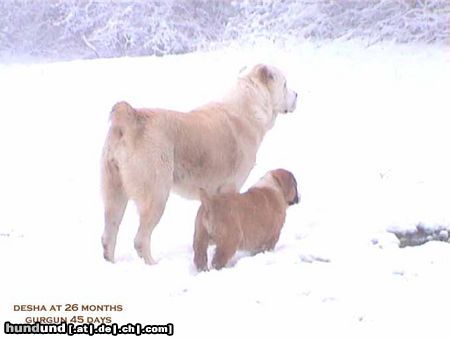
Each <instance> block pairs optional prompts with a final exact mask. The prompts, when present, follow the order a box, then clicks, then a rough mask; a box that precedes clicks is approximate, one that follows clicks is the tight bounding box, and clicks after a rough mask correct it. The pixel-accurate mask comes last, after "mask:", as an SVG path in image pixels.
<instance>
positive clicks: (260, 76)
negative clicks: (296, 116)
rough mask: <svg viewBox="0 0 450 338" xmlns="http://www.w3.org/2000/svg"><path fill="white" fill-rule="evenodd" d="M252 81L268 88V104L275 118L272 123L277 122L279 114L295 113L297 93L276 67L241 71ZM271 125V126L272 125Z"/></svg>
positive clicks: (267, 66) (272, 117) (259, 65)
mask: <svg viewBox="0 0 450 338" xmlns="http://www.w3.org/2000/svg"><path fill="white" fill-rule="evenodd" d="M241 72H243V73H245V74H244V75H245V76H248V77H249V78H250V79H251V80H253V81H256V82H258V83H259V84H261V85H262V86H263V87H265V88H267V93H268V95H269V97H268V101H269V102H268V104H269V105H270V106H271V107H270V108H271V110H272V113H273V116H271V117H270V120H271V122H272V123H273V122H274V121H275V118H276V116H277V115H278V114H280V113H281V114H285V113H288V112H293V111H294V110H295V108H296V105H297V96H298V95H297V93H296V92H295V91H293V90H291V89H289V88H288V86H287V81H286V78H285V77H284V75H283V73H282V72H281V71H280V70H279V69H278V68H276V67H273V66H269V65H264V64H258V65H256V66H254V67H252V68H251V69H250V70H245V71H241ZM272 123H271V124H272Z"/></svg>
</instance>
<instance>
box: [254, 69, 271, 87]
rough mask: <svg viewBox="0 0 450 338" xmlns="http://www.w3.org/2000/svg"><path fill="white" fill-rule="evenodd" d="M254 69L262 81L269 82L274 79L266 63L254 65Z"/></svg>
mask: <svg viewBox="0 0 450 338" xmlns="http://www.w3.org/2000/svg"><path fill="white" fill-rule="evenodd" d="M256 71H257V74H258V77H259V79H260V80H261V81H262V82H263V83H269V82H270V81H272V80H273V79H274V75H273V73H272V71H271V70H270V69H269V67H267V66H266V65H258V66H256Z"/></svg>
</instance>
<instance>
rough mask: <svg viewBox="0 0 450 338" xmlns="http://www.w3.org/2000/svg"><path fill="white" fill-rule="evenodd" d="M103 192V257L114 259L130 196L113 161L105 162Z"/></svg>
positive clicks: (108, 259) (109, 259)
mask: <svg viewBox="0 0 450 338" xmlns="http://www.w3.org/2000/svg"><path fill="white" fill-rule="evenodd" d="M102 192H103V201H104V205H105V215H104V217H105V229H104V231H103V235H102V244H103V257H104V258H105V259H106V260H107V261H110V262H113V261H114V251H115V248H116V239H117V233H118V231H119V226H120V223H121V222H122V218H123V214H124V212H125V209H126V206H127V202H128V198H127V196H126V194H125V192H124V189H123V186H122V181H121V178H120V175H119V169H118V168H117V166H116V165H115V164H114V163H112V162H106V163H104V166H103V170H102Z"/></svg>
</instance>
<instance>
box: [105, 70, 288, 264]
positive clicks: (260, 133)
mask: <svg viewBox="0 0 450 338" xmlns="http://www.w3.org/2000/svg"><path fill="white" fill-rule="evenodd" d="M296 100H297V94H296V93H295V92H294V91H292V90H290V89H288V87H287V86H286V79H285V77H284V76H283V74H282V73H281V72H280V71H279V70H278V69H277V68H275V67H272V66H267V65H257V66H255V67H253V68H252V69H250V70H249V71H248V72H246V73H242V74H240V76H239V79H238V81H237V82H236V85H235V86H234V87H233V88H232V89H231V90H230V92H229V93H228V94H227V95H226V96H225V97H224V98H223V99H222V100H220V101H216V102H211V103H208V104H205V105H203V106H201V107H199V108H196V109H194V110H192V111H191V112H189V113H181V112H176V111H171V110H164V109H146V108H142V109H136V108H134V107H132V106H131V105H130V104H128V103H126V102H119V103H117V104H116V105H115V106H114V107H113V109H112V111H111V127H110V129H109V133H108V136H107V137H106V141H105V146H104V148H103V157H102V163H101V171H102V193H103V201H104V205H105V230H104V232H103V236H102V243H103V255H104V257H105V259H106V260H108V261H111V262H112V261H114V250H115V246H116V238H117V233H118V231H119V226H120V223H121V222H122V217H123V214H124V211H125V208H126V206H127V203H128V200H132V201H134V202H135V203H136V206H137V209H138V212H139V217H140V225H139V230H138V232H137V234H136V237H135V240H134V246H135V248H136V250H137V252H138V254H139V256H140V257H142V258H143V259H144V261H145V262H146V263H147V264H152V263H154V260H153V258H152V255H151V250H150V243H151V235H152V232H153V229H154V227H155V226H156V224H158V222H159V220H160V218H161V216H162V214H163V212H164V208H165V205H166V202H167V198H168V197H169V193H170V192H171V191H175V192H177V193H178V194H180V195H182V196H183V197H186V198H192V199H198V197H199V196H198V191H199V189H200V188H201V189H204V190H205V191H206V192H207V193H209V194H217V193H220V192H236V191H239V189H240V188H241V186H242V185H243V184H244V182H245V180H246V178H247V176H248V174H249V173H250V170H251V169H252V168H253V166H254V164H255V159H256V153H257V151H258V148H259V145H260V144H261V142H262V139H263V137H264V135H265V134H266V132H267V131H268V130H269V129H270V128H272V126H273V125H274V123H275V119H276V117H277V115H278V114H280V113H287V112H292V111H294V110H295V106H296Z"/></svg>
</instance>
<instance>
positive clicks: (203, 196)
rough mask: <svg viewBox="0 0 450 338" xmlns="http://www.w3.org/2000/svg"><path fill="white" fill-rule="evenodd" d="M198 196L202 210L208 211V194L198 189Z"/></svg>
mask: <svg viewBox="0 0 450 338" xmlns="http://www.w3.org/2000/svg"><path fill="white" fill-rule="evenodd" d="M198 195H199V197H200V202H202V206H203V208H204V209H205V211H206V212H207V211H208V209H209V200H210V198H209V195H208V193H207V192H206V190H205V189H203V188H200V189H198Z"/></svg>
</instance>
